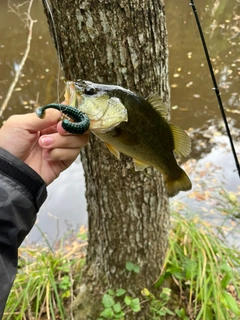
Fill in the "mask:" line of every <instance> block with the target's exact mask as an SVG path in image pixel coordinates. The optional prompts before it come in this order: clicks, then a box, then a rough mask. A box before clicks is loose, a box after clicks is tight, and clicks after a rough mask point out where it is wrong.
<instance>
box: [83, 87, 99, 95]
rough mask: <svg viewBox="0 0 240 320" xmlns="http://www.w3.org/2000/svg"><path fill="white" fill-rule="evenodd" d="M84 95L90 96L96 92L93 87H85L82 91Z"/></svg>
mask: <svg viewBox="0 0 240 320" xmlns="http://www.w3.org/2000/svg"><path fill="white" fill-rule="evenodd" d="M84 93H85V94H87V95H88V96H92V95H94V94H95V93H96V90H95V89H94V88H93V87H87V88H86V89H85V90H84Z"/></svg>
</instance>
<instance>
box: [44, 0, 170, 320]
mask: <svg viewBox="0 0 240 320" xmlns="http://www.w3.org/2000/svg"><path fill="white" fill-rule="evenodd" d="M43 4H44V6H45V12H46V15H47V18H48V23H49V25H50V31H51V34H52V37H53V39H54V43H55V45H56V49H57V51H58V55H59V58H60V61H61V65H62V68H63V72H64V76H65V77H66V79H68V80H76V79H84V80H90V81H93V82H103V83H109V84H118V85H121V86H123V87H126V88H128V89H130V90H132V91H134V92H136V93H138V94H142V95H144V96H147V95H149V94H150V93H153V92H156V91H158V92H159V93H160V94H161V95H162V97H163V99H164V100H165V101H166V102H167V103H168V102H169V89H168V76H167V75H168V50H167V35H166V26H165V13H164V5H163V1H162V0H141V1H140V0H118V1H114V0H85V1H79V0H71V1H69V0H68V1H66V0H61V1H57V0H51V1H50V4H49V5H50V6H46V3H45V0H43ZM49 8H50V9H51V14H50V13H49ZM136 125H137V124H136ZM159 138H160V137H159ZM81 155H82V162H83V167H84V171H85V179H86V198H87V203H88V215H89V220H88V221H89V226H88V227H89V244H88V252H87V259H86V267H85V270H84V275H83V279H82V281H83V282H82V286H81V291H82V292H83V291H84V293H83V294H81V293H80V294H79V296H78V298H77V299H76V303H75V319H76V320H80V319H81V320H83V319H92V320H95V319H97V318H98V315H99V314H100V311H99V310H101V309H100V308H102V306H101V305H100V303H99V301H100V300H101V298H102V296H103V294H104V293H105V292H106V290H107V289H109V288H111V289H113V290H116V289H118V288H123V289H125V290H127V294H129V295H131V296H132V297H140V295H141V294H140V291H141V289H143V288H145V287H147V288H148V289H149V290H150V291H151V290H152V287H153V283H154V281H155V280H156V279H157V277H158V275H159V273H160V270H161V267H162V264H163V260H164V256H165V252H166V248H167V234H168V224H169V210H168V198H167V196H166V194H165V191H164V186H163V180H162V177H161V175H160V174H159V172H157V171H156V170H154V169H152V168H148V169H145V170H144V171H143V172H141V173H139V172H138V173H137V172H135V171H134V168H133V165H132V161H131V159H129V158H127V157H126V156H123V155H122V157H121V161H118V160H116V159H115V158H114V156H113V155H111V154H110V153H109V151H108V150H107V149H106V147H105V146H104V145H103V143H102V142H101V141H99V140H98V139H97V138H95V137H94V136H92V137H91V141H90V143H89V145H88V146H87V147H86V148H85V149H84V150H82V152H81ZM128 261H130V262H132V263H133V264H134V265H138V266H139V267H140V271H139V273H138V274H136V273H134V272H129V271H128V270H126V262H128ZM85 290H86V291H85ZM102 309H103V308H102ZM146 312H147V311H146V310H145V309H144V308H143V311H142V312H140V313H138V314H137V315H134V313H129V314H128V315H127V316H126V318H125V319H149V317H148V316H146Z"/></svg>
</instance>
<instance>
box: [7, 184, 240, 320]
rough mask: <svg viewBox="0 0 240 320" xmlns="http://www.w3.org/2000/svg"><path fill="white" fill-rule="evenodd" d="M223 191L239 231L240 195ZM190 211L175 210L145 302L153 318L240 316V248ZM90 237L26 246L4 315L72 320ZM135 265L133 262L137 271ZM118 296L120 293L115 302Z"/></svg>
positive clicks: (221, 319)
mask: <svg viewBox="0 0 240 320" xmlns="http://www.w3.org/2000/svg"><path fill="white" fill-rule="evenodd" d="M218 194H219V198H218V199H217V202H216V203H217V204H216V208H217V209H216V210H218V211H220V212H221V213H223V215H224V219H225V216H226V217H230V219H232V220H230V221H233V222H234V223H233V224H232V225H233V229H234V228H235V229H236V225H237V223H236V221H237V220H236V217H237V214H238V213H239V201H238V198H237V197H236V195H235V194H233V193H227V192H226V191H224V190H223V191H222V192H219V193H218ZM184 213H185V214H184V215H180V214H179V213H176V212H172V213H171V216H172V228H171V230H170V233H169V249H168V252H167V255H166V259H165V263H164V266H163V269H162V272H161V275H160V276H159V279H157V281H156V283H155V287H156V288H157V293H156V292H155V293H154V294H153V293H151V292H149V290H148V289H149V288H143V290H142V296H143V297H144V298H143V300H144V301H145V302H143V303H146V302H147V303H149V305H150V312H151V313H150V315H149V320H158V319H183V320H230V319H234V320H238V319H240V270H239V266H240V250H239V249H237V248H234V247H232V246H230V245H228V244H227V242H226V241H225V239H224V234H225V233H224V232H219V230H220V228H219V227H218V228H216V226H215V227H212V226H211V225H209V223H207V222H204V221H202V220H201V219H200V218H199V217H197V216H192V217H188V216H187V209H185V212H184ZM234 219H235V220H234ZM230 225H231V223H230ZM222 230H223V228H222ZM228 232H229V227H228ZM85 240H86V230H83V232H80V235H79V237H78V239H77V237H76V239H75V240H74V239H71V241H70V245H65V246H61V248H60V249H59V250H57V251H55V252H53V251H52V250H51V249H50V248H47V249H46V248H41V247H39V248H36V247H35V248H34V247H29V248H20V260H19V272H18V275H17V277H16V280H15V283H14V286H13V288H12V291H11V294H10V296H9V300H8V303H7V307H6V312H5V314H4V318H3V319H4V320H7V319H9V320H10V319H14V320H18V319H23V320H25V319H26V320H37V319H42V320H43V319H51V320H54V319H70V318H71V314H72V302H73V300H74V297H75V296H76V285H77V284H78V282H79V281H80V279H81V270H82V266H83V264H84V256H85V252H84V251H83V249H85V247H86V242H83V241H85ZM134 267H135V266H134V265H132V264H130V263H128V265H127V268H128V269H129V268H130V269H131V270H133V271H134ZM129 272H130V271H129ZM149 272H150V270H149ZM113 289H114V288H113ZM122 290H123V291H122V292H124V291H125V290H124V288H123V289H122ZM108 292H109V291H108ZM113 292H115V291H113ZM126 294H127V293H126ZM108 296H109V293H108V294H105V295H103V302H105V304H104V303H103V312H102V314H101V318H103V319H105V318H106V319H107V318H109V317H108V316H107V311H108V312H109V299H108V300H107V304H106V301H105V300H106V297H108ZM108 298H109V297H108ZM139 298H140V297H139ZM114 299H115V295H113V298H112V299H111V303H112V301H113V300H114ZM123 299H124V300H123V305H119V303H115V304H114V303H113V307H114V306H115V309H116V308H117V307H118V308H117V311H116V310H115V311H116V312H115V314H116V317H115V318H116V319H117V318H118V319H124V317H122V318H121V317H120V315H123V314H124V312H122V313H121V311H122V310H125V309H124V308H125V307H126V306H125V304H126V303H125V302H126V297H125V295H123ZM114 301H115V300H114ZM124 303H125V304H124ZM120 307H121V310H120ZM119 310H120V311H119ZM134 310H135V309H134ZM138 311H139V310H138V309H137V311H136V312H138ZM99 316H100V315H99ZM110 318H111V317H110ZM115 318H114V319H115ZM112 319H113V318H112Z"/></svg>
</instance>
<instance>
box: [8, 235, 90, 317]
mask: <svg viewBox="0 0 240 320" xmlns="http://www.w3.org/2000/svg"><path fill="white" fill-rule="evenodd" d="M74 244H75V245H74ZM84 246H85V244H82V243H79V242H77V241H75V243H73V244H72V245H71V246H67V247H66V248H64V249H63V248H61V249H60V250H59V251H56V252H53V251H52V250H51V249H50V248H42V247H39V248H31V247H28V248H20V250H19V253H20V259H19V270H18V275H17V277H16V280H15V282H14V286H13V288H12V290H11V294H10V296H9V299H8V302H7V306H6V310H5V313H4V317H3V319H4V320H7V319H9V320H10V319H11V320H12V319H14V320H18V319H19V320H20V319H21V320H24V319H28V320H33V319H34V320H35V319H51V320H54V319H68V318H69V314H71V305H72V300H73V296H74V290H75V286H76V284H77V282H78V281H80V279H81V269H82V266H83V264H84V255H83V250H82V247H84Z"/></svg>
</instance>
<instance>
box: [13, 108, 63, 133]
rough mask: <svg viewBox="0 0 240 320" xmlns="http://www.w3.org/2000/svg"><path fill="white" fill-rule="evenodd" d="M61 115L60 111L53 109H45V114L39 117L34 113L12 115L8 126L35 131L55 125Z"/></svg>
mask: <svg viewBox="0 0 240 320" xmlns="http://www.w3.org/2000/svg"><path fill="white" fill-rule="evenodd" d="M60 117H61V112H60V111H58V110H54V109H48V110H46V115H45V117H44V118H43V119H40V118H39V117H38V116H37V115H36V114H35V113H27V114H21V115H13V116H11V117H10V118H9V119H8V120H7V123H8V126H12V127H21V129H23V130H27V131H29V132H37V131H42V130H44V129H47V128H49V127H52V126H53V125H56V124H57V123H58V121H59V119H60Z"/></svg>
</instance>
